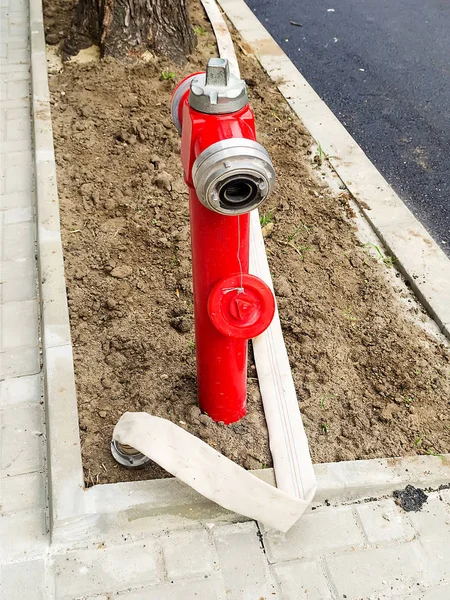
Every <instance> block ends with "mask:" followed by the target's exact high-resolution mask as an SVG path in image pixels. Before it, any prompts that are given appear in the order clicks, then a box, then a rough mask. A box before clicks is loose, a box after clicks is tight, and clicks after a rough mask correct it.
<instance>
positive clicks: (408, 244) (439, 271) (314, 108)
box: [217, 0, 450, 339]
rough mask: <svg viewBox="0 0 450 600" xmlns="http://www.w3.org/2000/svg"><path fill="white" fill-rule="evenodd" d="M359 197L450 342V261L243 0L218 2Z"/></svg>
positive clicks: (353, 193) (408, 279) (355, 195)
mask: <svg viewBox="0 0 450 600" xmlns="http://www.w3.org/2000/svg"><path fill="white" fill-rule="evenodd" d="M217 1H218V3H219V4H220V6H221V7H222V9H223V11H224V12H225V14H226V16H227V17H228V18H229V19H230V21H231V23H232V24H233V25H234V27H235V28H236V29H237V31H238V33H239V34H240V35H241V37H242V39H243V41H244V43H245V47H246V50H248V51H249V52H251V53H253V54H254V55H255V57H256V58H257V59H258V61H259V62H260V63H261V66H262V67H263V68H264V70H265V71H266V72H267V74H268V75H269V77H270V78H271V79H272V81H274V83H275V84H276V85H277V87H278V89H279V91H280V92H281V94H282V95H283V96H284V98H285V99H286V101H287V102H288V104H289V105H290V106H291V108H292V110H293V111H294V112H295V113H296V114H297V115H298V117H299V118H300V119H301V121H302V122H303V123H304V125H305V126H306V128H307V129H308V131H309V132H310V133H311V135H312V137H313V138H314V139H315V140H316V141H317V142H320V145H321V147H322V149H323V151H324V153H325V154H326V155H327V157H328V161H329V163H330V165H331V166H332V168H333V169H334V170H335V171H336V173H337V174H338V176H339V178H340V179H341V180H342V182H343V183H344V184H345V186H346V187H347V188H348V189H349V191H350V193H351V194H352V195H353V196H354V198H355V200H356V202H357V203H358V205H359V207H360V209H361V211H362V212H363V214H364V216H365V218H366V219H367V221H368V222H369V223H370V225H371V227H372V228H373V229H374V230H375V232H376V234H377V235H378V237H379V238H380V239H381V240H382V242H383V244H384V245H385V246H386V248H387V249H388V251H389V253H390V254H391V255H392V257H393V258H394V259H395V260H396V266H397V267H398V269H399V270H400V271H401V272H402V274H403V275H404V277H405V278H406V279H407V281H408V282H409V284H410V285H411V288H412V289H413V290H414V292H415V294H416V295H417V297H418V298H419V300H420V302H421V303H422V304H423V306H424V307H425V308H426V310H427V311H428V312H429V314H430V316H431V317H432V318H433V319H434V320H435V321H436V323H437V324H438V326H439V327H440V329H441V330H442V332H443V333H444V335H446V336H447V338H449V339H450V259H449V258H447V256H446V255H445V254H444V252H443V251H442V250H441V249H440V248H439V246H438V245H437V244H436V242H435V241H434V240H433V238H432V237H431V236H430V235H429V233H428V232H427V230H426V229H425V227H424V226H423V225H422V224H421V223H420V222H419V221H418V220H417V219H416V218H415V217H414V215H413V214H412V213H411V211H410V210H409V209H408V208H407V207H406V205H405V204H404V202H403V201H402V200H401V199H400V198H399V197H398V195H397V194H396V193H395V192H394V190H393V189H392V188H391V186H390V185H389V184H388V183H387V181H386V180H385V179H384V177H383V176H382V175H381V173H380V172H379V171H378V169H376V167H375V166H374V165H373V164H372V163H371V162H370V160H369V159H368V157H367V156H366V155H365V153H364V152H363V150H362V149H361V148H360V147H359V146H358V144H357V143H356V142H355V140H354V139H353V138H352V137H351V135H350V134H349V133H348V132H347V130H346V129H345V127H344V126H343V125H342V124H341V123H340V122H339V120H338V119H337V118H336V117H335V116H334V114H333V113H332V112H331V110H330V109H329V108H328V106H327V105H326V104H325V102H323V100H321V99H320V97H319V96H318V95H317V94H316V92H315V91H314V90H313V88H312V87H311V86H310V85H309V83H308V82H307V81H306V79H305V78H304V77H303V76H302V74H301V73H300V72H299V71H298V70H297V68H296V67H295V65H294V64H293V63H292V62H291V60H290V59H289V58H288V57H287V56H286V54H285V53H284V52H283V50H282V49H281V48H280V46H279V45H278V44H277V43H276V42H275V40H274V39H273V38H272V36H271V35H270V34H269V32H268V31H267V30H266V29H265V27H264V26H263V25H262V24H261V22H260V21H259V20H258V19H257V17H256V16H255V15H254V14H253V12H252V11H251V10H250V8H249V7H248V6H247V5H246V4H245V2H244V0H217Z"/></svg>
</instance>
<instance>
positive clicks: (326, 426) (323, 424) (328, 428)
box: [322, 423, 330, 434]
mask: <svg viewBox="0 0 450 600" xmlns="http://www.w3.org/2000/svg"><path fill="white" fill-rule="evenodd" d="M329 431H330V427H329V425H328V423H322V433H325V434H327V433H328V432H329Z"/></svg>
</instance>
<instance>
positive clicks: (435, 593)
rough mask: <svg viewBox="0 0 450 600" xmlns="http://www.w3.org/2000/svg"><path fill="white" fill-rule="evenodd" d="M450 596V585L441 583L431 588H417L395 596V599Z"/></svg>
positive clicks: (433, 599)
mask: <svg viewBox="0 0 450 600" xmlns="http://www.w3.org/2000/svg"><path fill="white" fill-rule="evenodd" d="M416 587H417V586H416ZM449 598H450V585H440V586H438V587H436V588H432V589H429V590H423V589H420V588H417V589H415V590H414V591H412V592H409V593H408V594H401V595H400V596H395V599H394V600H449Z"/></svg>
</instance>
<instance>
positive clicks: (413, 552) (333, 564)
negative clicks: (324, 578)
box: [325, 541, 425, 600]
mask: <svg viewBox="0 0 450 600" xmlns="http://www.w3.org/2000/svg"><path fill="white" fill-rule="evenodd" d="M325 562H326V564H327V566H328V570H329V574H330V579H331V583H332V584H333V585H334V586H335V587H336V589H337V592H338V597H339V598H344V596H345V597H346V598H347V599H348V600H357V599H358V600H359V599H361V598H371V596H372V595H375V594H378V595H379V596H380V597H381V598H392V597H394V596H395V595H396V594H397V595H399V594H401V593H404V592H407V591H409V590H410V588H411V586H415V585H416V584H417V583H418V582H422V580H423V572H424V568H425V567H424V565H423V562H422V559H421V549H420V546H419V544H418V543H417V542H415V541H414V542H408V543H406V544H401V545H397V546H394V547H389V548H370V549H368V550H360V551H353V552H346V553H344V554H338V555H335V556H328V557H326V558H325ZM383 594H384V595H383Z"/></svg>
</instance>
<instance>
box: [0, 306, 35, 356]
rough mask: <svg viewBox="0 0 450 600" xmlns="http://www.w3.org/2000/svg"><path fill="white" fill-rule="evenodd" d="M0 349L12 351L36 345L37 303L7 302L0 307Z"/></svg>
mask: <svg viewBox="0 0 450 600" xmlns="http://www.w3.org/2000/svg"><path fill="white" fill-rule="evenodd" d="M0 314H1V329H2V330H1V338H0V349H1V350H2V351H5V350H14V349H16V348H22V347H32V346H36V345H37V343H38V303H37V301H36V300H24V301H22V302H7V303H6V304H3V305H2V306H1V307H0Z"/></svg>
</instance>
